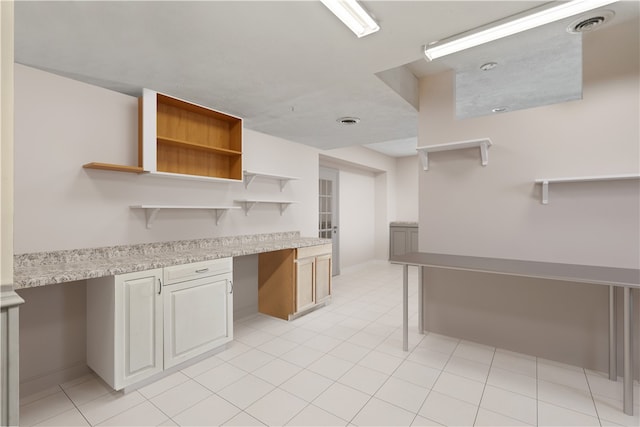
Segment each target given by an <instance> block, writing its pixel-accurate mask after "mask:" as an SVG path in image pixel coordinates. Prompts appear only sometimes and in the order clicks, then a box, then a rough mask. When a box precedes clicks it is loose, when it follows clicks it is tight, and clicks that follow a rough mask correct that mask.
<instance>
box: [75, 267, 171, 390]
mask: <svg viewBox="0 0 640 427" xmlns="http://www.w3.org/2000/svg"><path fill="white" fill-rule="evenodd" d="M161 279H162V269H155V270H148V271H139V272H135V273H129V274H123V275H119V276H110V277H102V278H99V279H92V280H88V281H87V365H89V367H90V368H91V369H93V371H94V372H96V373H97V374H98V375H100V376H101V377H102V379H104V380H105V382H107V384H109V385H110V386H111V387H113V388H114V389H115V390H120V389H122V388H124V387H126V386H129V385H131V384H134V383H136V382H138V381H141V380H143V379H145V378H148V377H150V376H152V375H155V374H157V373H159V372H162V370H163V356H162V298H161V292H162V283H161Z"/></svg>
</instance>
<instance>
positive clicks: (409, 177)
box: [394, 156, 422, 221]
mask: <svg viewBox="0 0 640 427" xmlns="http://www.w3.org/2000/svg"><path fill="white" fill-rule="evenodd" d="M421 170H422V169H421V168H420V162H419V161H418V156H408V157H398V158H397V159H396V187H395V192H396V214H395V219H394V221H418V205H419V203H418V178H419V174H418V173H419V171H421Z"/></svg>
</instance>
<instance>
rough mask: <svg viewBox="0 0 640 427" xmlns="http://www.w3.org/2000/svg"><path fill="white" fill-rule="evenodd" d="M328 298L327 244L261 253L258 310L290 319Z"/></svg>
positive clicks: (328, 248)
mask: <svg viewBox="0 0 640 427" xmlns="http://www.w3.org/2000/svg"><path fill="white" fill-rule="evenodd" d="M330 298H331V244H327V245H318V246H310V247H306V248H298V249H285V250H281V251H273V252H266V253H262V254H260V255H259V257H258V310H259V311H260V312H261V313H264V314H268V315H270V316H275V317H279V318H281V319H285V320H290V319H293V318H295V317H297V316H299V315H302V314H304V313H306V312H308V311H310V310H313V309H314V308H317V307H319V306H321V305H324V304H325V303H327V302H328V301H329V300H330Z"/></svg>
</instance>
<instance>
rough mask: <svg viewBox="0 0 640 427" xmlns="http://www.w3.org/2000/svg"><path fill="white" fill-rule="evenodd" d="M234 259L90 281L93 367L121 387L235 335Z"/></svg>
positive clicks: (89, 341)
mask: <svg viewBox="0 0 640 427" xmlns="http://www.w3.org/2000/svg"><path fill="white" fill-rule="evenodd" d="M232 268H233V267H232V260H231V258H224V259H219V260H213V261H205V262H202V263H193V264H188V265H182V266H175V267H167V268H165V269H164V270H163V269H155V270H148V271H141V272H135V273H128V274H122V275H117V276H110V277H102V278H98V279H91V280H88V281H87V364H88V365H89V367H90V368H91V369H92V370H93V371H94V372H96V373H97V374H98V375H100V377H102V379H104V380H105V382H106V383H107V384H109V385H110V386H111V387H113V388H114V389H115V390H121V389H123V388H125V387H127V386H130V385H133V384H135V383H138V382H140V381H142V380H144V379H147V378H149V377H151V376H153V375H156V374H159V373H161V372H162V371H163V370H164V369H167V368H169V367H172V366H175V365H178V364H180V363H182V362H186V361H187V360H189V359H191V358H193V357H195V356H197V355H200V354H203V353H205V352H207V351H209V350H213V349H215V348H216V347H218V346H220V345H223V344H225V343H226V342H228V341H230V340H231V339H233V285H232Z"/></svg>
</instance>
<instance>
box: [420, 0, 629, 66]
mask: <svg viewBox="0 0 640 427" xmlns="http://www.w3.org/2000/svg"><path fill="white" fill-rule="evenodd" d="M616 1H617V0H573V1H567V2H562V3H561V4H559V5H558V6H555V7H551V8H547V9H544V10H542V11H540V12H536V13H532V14H530V15H526V16H523V17H521V18H517V19H514V20H511V21H508V22H505V23H502V24H499V25H496V26H493V27H490V28H487V29H484V30H480V31H477V32H474V33H472V34H469V35H465V36H461V37H458V38H455V39H452V40H451V41H446V40H445V41H443V42H442V43H434V44H431V45H427V46H425V47H424V54H425V55H426V57H427V59H429V60H430V61H433V60H434V59H436V58H440V57H442V56H446V55H451V54H452V53H456V52H460V51H461V50H465V49H469V48H472V47H475V46H479V45H481V44H484V43H489V42H492V41H494V40H498V39H501V38H503V37H508V36H511V35H513V34H517V33H520V32H522V31H526V30H530V29H532V28H535V27H539V26H542V25H545V24H549V23H551V22H555V21H560V20H562V19H565V18H568V17H570V16H574V15H578V14H580V13H584V12H587V11H589V10H592V9H597V8H599V7H602V6H606V5H608V4H611V3H615V2H616Z"/></svg>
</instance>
